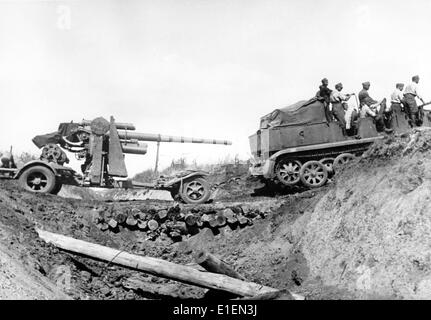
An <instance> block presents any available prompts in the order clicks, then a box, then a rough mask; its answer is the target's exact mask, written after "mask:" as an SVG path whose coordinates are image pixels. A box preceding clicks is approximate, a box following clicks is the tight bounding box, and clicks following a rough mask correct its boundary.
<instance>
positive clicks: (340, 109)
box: [330, 83, 352, 130]
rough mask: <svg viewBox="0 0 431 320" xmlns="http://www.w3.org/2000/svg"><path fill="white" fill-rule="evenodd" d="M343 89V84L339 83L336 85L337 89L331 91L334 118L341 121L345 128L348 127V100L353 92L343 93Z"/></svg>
mask: <svg viewBox="0 0 431 320" xmlns="http://www.w3.org/2000/svg"><path fill="white" fill-rule="evenodd" d="M341 90H343V84H342V83H337V84H336V85H335V90H334V91H332V92H331V96H330V101H331V103H332V114H333V115H334V118H335V119H337V121H339V122H340V124H341V125H342V127H343V130H344V129H345V128H346V120H345V114H346V110H347V101H348V100H349V99H350V97H351V96H352V94H349V93H348V94H344V93H341Z"/></svg>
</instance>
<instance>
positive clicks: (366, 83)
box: [362, 81, 370, 86]
mask: <svg viewBox="0 0 431 320" xmlns="http://www.w3.org/2000/svg"><path fill="white" fill-rule="evenodd" d="M369 84H370V82H369V81H365V82H362V85H363V86H366V85H369Z"/></svg>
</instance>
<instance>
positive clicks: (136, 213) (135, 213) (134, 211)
mask: <svg viewBox="0 0 431 320" xmlns="http://www.w3.org/2000/svg"><path fill="white" fill-rule="evenodd" d="M141 213H142V212H141V210H139V209H138V208H132V210H130V214H131V215H132V216H133V218H136V219H137V218H140V215H141Z"/></svg>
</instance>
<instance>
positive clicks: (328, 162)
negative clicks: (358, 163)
mask: <svg viewBox="0 0 431 320" xmlns="http://www.w3.org/2000/svg"><path fill="white" fill-rule="evenodd" d="M319 162H320V163H321V164H323V165H324V166H325V168H326V171H328V175H332V174H333V173H334V158H323V159H321V160H319Z"/></svg>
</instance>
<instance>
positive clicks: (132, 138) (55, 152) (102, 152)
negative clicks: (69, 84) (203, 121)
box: [8, 117, 232, 204]
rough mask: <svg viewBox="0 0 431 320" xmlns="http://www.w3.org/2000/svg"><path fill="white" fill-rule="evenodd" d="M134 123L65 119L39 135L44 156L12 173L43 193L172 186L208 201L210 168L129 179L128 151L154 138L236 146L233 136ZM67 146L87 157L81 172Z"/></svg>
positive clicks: (178, 193)
mask: <svg viewBox="0 0 431 320" xmlns="http://www.w3.org/2000/svg"><path fill="white" fill-rule="evenodd" d="M135 130H136V129H135V126H134V125H133V124H130V123H117V122H115V120H114V118H113V117H111V118H110V121H107V120H106V119H104V118H102V117H99V118H96V119H94V120H92V121H89V120H83V121H82V122H80V123H73V122H71V123H61V124H60V125H59V128H58V130H57V131H56V132H53V133H50V134H45V135H39V136H36V137H34V138H33V140H32V141H33V143H34V144H35V145H36V146H37V147H38V148H42V154H41V156H40V160H34V161H30V162H28V163H26V164H25V165H24V166H23V167H21V168H19V169H14V170H15V171H13V172H12V171H11V172H8V174H9V177H11V178H15V179H18V181H19V184H20V185H21V186H22V187H24V188H25V189H27V190H29V191H33V192H39V193H51V194H57V193H58V192H59V191H60V189H61V187H62V185H63V184H68V185H76V186H82V187H102V188H153V189H160V190H168V191H170V193H171V195H172V197H173V198H174V199H175V200H182V201H183V202H186V203H194V204H197V203H204V202H206V201H208V199H209V198H210V196H211V188H210V185H209V183H208V182H207V181H206V180H205V176H207V175H208V173H206V172H204V171H196V170H187V171H183V172H180V173H177V174H176V175H175V176H174V177H169V178H166V177H160V178H159V179H158V180H156V181H155V182H153V183H141V182H137V181H132V180H130V179H128V178H127V177H128V174H127V169H126V165H125V161H124V158H125V154H140V155H145V154H146V153H147V144H146V143H144V141H153V142H157V143H160V142H178V143H205V144H222V145H231V144H232V143H231V142H230V141H227V140H215V139H196V138H187V137H176V136H167V135H160V134H150V133H138V132H135ZM65 151H68V152H70V153H73V154H75V156H76V158H77V159H78V160H81V161H83V164H82V165H81V171H82V172H81V173H77V172H75V171H74V170H73V169H72V168H69V167H66V166H65V164H67V163H69V159H68V157H67V154H66V152H65Z"/></svg>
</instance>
